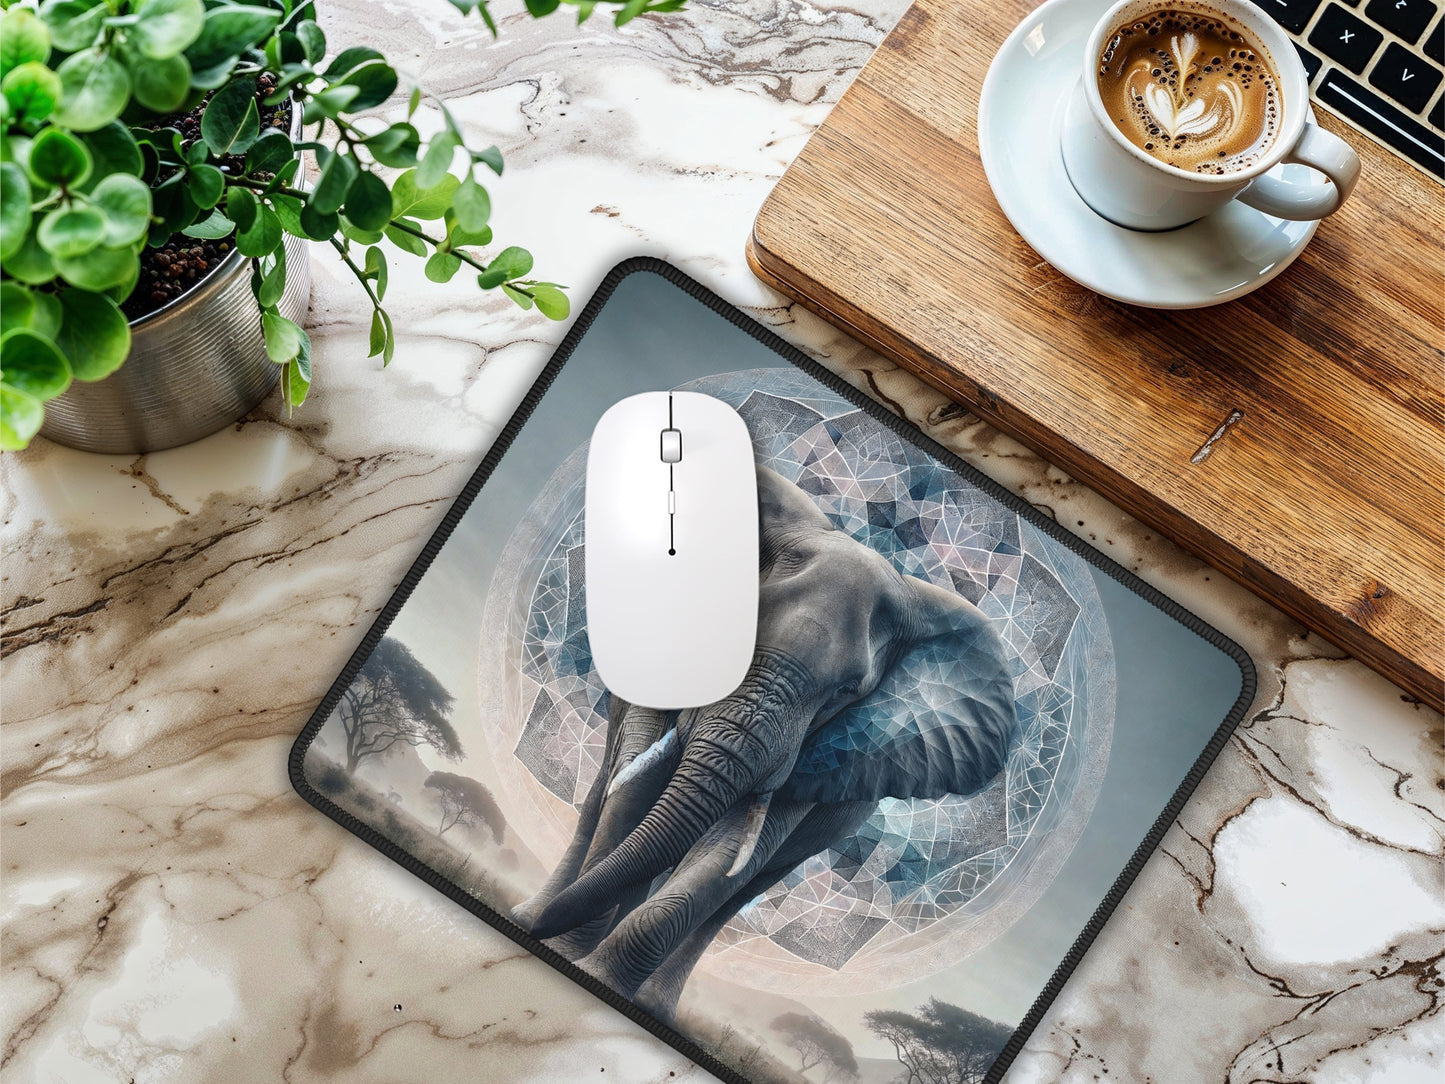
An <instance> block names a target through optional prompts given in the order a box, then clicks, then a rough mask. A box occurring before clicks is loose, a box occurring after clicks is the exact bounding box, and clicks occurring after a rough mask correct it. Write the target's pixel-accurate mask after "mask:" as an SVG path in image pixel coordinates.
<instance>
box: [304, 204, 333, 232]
mask: <svg viewBox="0 0 1445 1084" xmlns="http://www.w3.org/2000/svg"><path fill="white" fill-rule="evenodd" d="M301 229H302V230H303V231H304V233H305V235H306V236H307V237H309V238H311V240H313V241H325V240H326V239H327V238H328V237H335V236H336V231H337V230H339V229H341V219H340V217H339V216H338V215H337V214H336V212H335V211H332V212H330V213H327V212H324V211H318V210H317V209H316V207H315V206H314V205H313V204H310V203H307V204H306V205H305V206H303V207H302V208H301Z"/></svg>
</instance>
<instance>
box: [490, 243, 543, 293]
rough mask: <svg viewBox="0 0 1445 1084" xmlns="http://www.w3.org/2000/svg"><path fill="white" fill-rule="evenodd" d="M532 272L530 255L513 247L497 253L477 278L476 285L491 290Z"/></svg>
mask: <svg viewBox="0 0 1445 1084" xmlns="http://www.w3.org/2000/svg"><path fill="white" fill-rule="evenodd" d="M530 270H532V254H531V253H530V252H528V251H527V250H526V249H525V248H518V247H516V246H515V245H513V246H512V247H511V248H504V249H502V251H501V252H499V253H498V254H497V256H496V258H495V259H493V260H492V262H491V263H489V264H487V269H486V270H485V271H483V272H482V273H481V274H480V275H478V276H477V285H478V286H480V287H481V288H482V289H483V290H491V289H493V288H495V287H497V286H500V285H502V283H504V282H507V281H509V280H511V279H519V278H521V277H522V276H523V275H525V274H526V273H527V272H528V271H530Z"/></svg>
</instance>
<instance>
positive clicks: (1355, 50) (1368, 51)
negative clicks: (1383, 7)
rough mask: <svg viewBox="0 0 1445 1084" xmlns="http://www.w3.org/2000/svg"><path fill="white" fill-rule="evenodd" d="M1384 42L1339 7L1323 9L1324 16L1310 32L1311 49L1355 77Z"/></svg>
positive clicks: (1373, 30) (1383, 38) (1376, 31)
mask: <svg viewBox="0 0 1445 1084" xmlns="http://www.w3.org/2000/svg"><path fill="white" fill-rule="evenodd" d="M1384 40H1385V35H1384V34H1381V33H1380V32H1379V31H1378V30H1376V29H1375V28H1374V27H1373V26H1371V25H1370V24H1369V23H1366V22H1362V21H1361V20H1360V19H1358V18H1356V17H1355V16H1354V15H1351V14H1350V13H1349V12H1348V11H1346V10H1345V9H1344V8H1342V7H1340V5H1339V4H1331V5H1330V6H1329V7H1327V8H1325V13H1324V14H1323V15H1321V16H1320V21H1319V22H1317V23H1315V28H1314V30H1313V31H1311V32H1310V44H1311V45H1313V46H1314V47H1315V48H1316V49H1319V50H1320V51H1321V52H1323V53H1324V54H1325V55H1326V56H1328V57H1330V58H1331V59H1333V60H1338V61H1339V62H1340V63H1341V64H1343V65H1344V66H1345V67H1347V68H1349V69H1350V71H1352V72H1354V73H1355V74H1356V75H1358V74H1359V73H1360V72H1362V71H1364V70H1365V65H1366V64H1368V63H1369V62H1370V57H1372V56H1374V55H1375V50H1376V49H1378V48H1379V47H1380V42H1382V41H1384Z"/></svg>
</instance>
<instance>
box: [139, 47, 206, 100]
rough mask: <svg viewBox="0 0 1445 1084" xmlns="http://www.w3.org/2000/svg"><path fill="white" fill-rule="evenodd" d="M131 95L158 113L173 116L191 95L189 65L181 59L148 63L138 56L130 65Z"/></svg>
mask: <svg viewBox="0 0 1445 1084" xmlns="http://www.w3.org/2000/svg"><path fill="white" fill-rule="evenodd" d="M130 80H131V93H132V94H134V95H135V100H136V101H138V102H140V104H141V105H143V106H145V107H146V108H147V109H150V110H154V111H155V112H157V113H174V112H175V111H176V110H177V109H179V108H180V107H181V106H182V105H183V104H184V103H185V100H186V97H187V96H188V95H189V94H190V93H191V63H190V61H188V60H187V59H186V58H185V57H184V56H181V55H180V54H179V53H177V54H176V55H175V56H168V57H164V58H162V59H159V60H150V59H146V58H144V57H139V56H137V57H136V59H135V62H134V63H132V64H131V65H130Z"/></svg>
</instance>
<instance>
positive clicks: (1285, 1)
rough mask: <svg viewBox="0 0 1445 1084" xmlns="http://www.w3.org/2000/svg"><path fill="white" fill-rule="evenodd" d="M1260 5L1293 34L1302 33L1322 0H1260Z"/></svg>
mask: <svg viewBox="0 0 1445 1084" xmlns="http://www.w3.org/2000/svg"><path fill="white" fill-rule="evenodd" d="M1258 2H1259V6H1260V7H1262V8H1264V10H1265V11H1267V12H1268V13H1269V15H1270V17H1271V18H1273V19H1274V21H1275V22H1277V23H1279V25H1280V26H1282V27H1284V28H1285V29H1286V30H1288V31H1289V32H1290V33H1291V34H1302V33H1303V32H1304V28H1305V27H1306V26H1308V25H1309V21H1310V16H1312V15H1313V14H1314V13H1315V9H1316V8H1318V7H1319V6H1320V0H1258Z"/></svg>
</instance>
